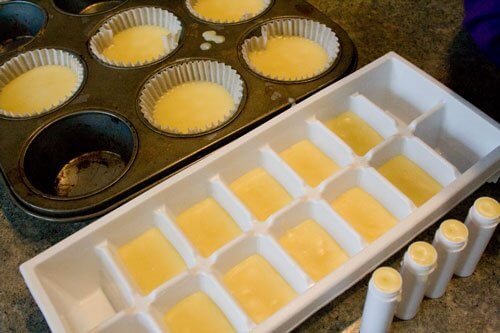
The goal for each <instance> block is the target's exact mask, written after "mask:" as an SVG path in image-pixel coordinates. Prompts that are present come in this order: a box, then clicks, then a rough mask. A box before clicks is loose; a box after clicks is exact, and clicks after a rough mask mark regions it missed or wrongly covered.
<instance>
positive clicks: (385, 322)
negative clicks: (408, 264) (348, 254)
mask: <svg viewBox="0 0 500 333" xmlns="http://www.w3.org/2000/svg"><path fill="white" fill-rule="evenodd" d="M401 289H402V279H401V275H400V274H399V272H398V271H397V270H395V269H394V268H391V267H380V268H378V269H377V270H375V272H373V275H372V277H371V279H370V282H369V283H368V292H367V294H366V300H365V306H364V308H363V316H362V318H361V326H360V333H385V332H389V328H390V327H391V323H392V318H393V317H394V311H395V310H396V306H397V304H398V302H399V301H400V299H401Z"/></svg>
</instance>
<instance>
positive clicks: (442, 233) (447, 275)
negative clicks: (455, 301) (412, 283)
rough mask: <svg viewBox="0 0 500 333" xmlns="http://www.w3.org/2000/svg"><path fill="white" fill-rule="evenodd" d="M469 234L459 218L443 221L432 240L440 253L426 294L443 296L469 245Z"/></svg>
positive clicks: (433, 296) (436, 296) (431, 296)
mask: <svg viewBox="0 0 500 333" xmlns="http://www.w3.org/2000/svg"><path fill="white" fill-rule="evenodd" d="M468 236H469V231H468V230H467V227H466V226H465V224H463V223H462V222H460V221H458V220H446V221H444V222H443V223H441V225H440V226H439V229H438V230H437V231H436V234H435V235H434V241H433V242H432V246H434V248H435V249H436V251H437V254H438V259H437V268H436V269H435V270H434V272H432V274H431V275H430V277H429V286H428V287H427V291H426V293H425V296H427V297H430V298H438V297H441V296H443V294H444V292H445V291H446V286H447V285H448V283H449V282H450V280H451V277H452V276H453V272H454V271H455V268H456V265H457V261H458V258H459V256H460V253H461V252H462V251H463V249H464V248H465V246H466V245H467V237H468Z"/></svg>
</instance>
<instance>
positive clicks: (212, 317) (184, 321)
mask: <svg viewBox="0 0 500 333" xmlns="http://www.w3.org/2000/svg"><path fill="white" fill-rule="evenodd" d="M163 322H164V323H165V326H167V327H168V329H169V332H172V333H188V332H192V333H214V332H217V333H226V332H228V333H229V332H235V330H234V328H233V327H232V326H231V324H230V323H229V321H228V320H227V318H226V316H225V315H224V313H223V312H222V311H221V309H219V307H218V306H217V305H216V304H215V303H214V302H213V301H212V300H211V299H210V297H208V296H207V295H206V294H205V293H203V292H201V291H199V292H196V293H194V294H192V295H190V296H188V297H186V298H184V299H183V300H181V301H180V302H179V303H177V304H176V305H174V306H173V307H172V308H171V309H170V310H169V311H168V312H167V313H166V314H165V316H164V317H163Z"/></svg>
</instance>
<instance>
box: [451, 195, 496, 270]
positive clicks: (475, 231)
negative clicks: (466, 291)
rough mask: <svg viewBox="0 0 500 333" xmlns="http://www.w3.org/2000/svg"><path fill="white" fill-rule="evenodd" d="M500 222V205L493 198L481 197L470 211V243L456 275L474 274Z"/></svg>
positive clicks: (468, 225) (458, 265) (468, 223)
mask: <svg viewBox="0 0 500 333" xmlns="http://www.w3.org/2000/svg"><path fill="white" fill-rule="evenodd" d="M499 220H500V204H499V203H498V202H497V201H496V200H495V199H493V198H488V197H481V198H479V199H477V200H476V201H475V202H474V205H472V207H471V208H470V210H469V214H468V215H467V219H466V220H465V225H466V226H467V228H468V229H469V241H468V243H467V246H466V247H465V249H464V250H463V251H462V253H461V254H460V257H459V259H458V264H457V267H456V269H455V274H456V275H458V276H461V277H466V276H469V275H471V274H472V273H474V270H475V269H476V266H477V263H478V262H479V259H481V256H482V255H483V252H484V250H485V249H486V246H487V245H488V242H489V241H490V239H491V236H493V233H494V232H495V229H496V227H497V225H498V222H499Z"/></svg>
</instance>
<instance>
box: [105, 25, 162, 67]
mask: <svg viewBox="0 0 500 333" xmlns="http://www.w3.org/2000/svg"><path fill="white" fill-rule="evenodd" d="M169 34H170V32H169V31H168V30H167V29H165V28H163V27H159V26H154V25H140V26H135V27H131V28H128V29H125V30H122V31H120V32H119V33H117V34H116V35H114V36H113V43H112V44H111V45H110V46H108V47H107V48H105V49H104V50H103V51H102V54H103V55H104V56H105V57H106V58H108V59H110V60H114V61H118V62H123V63H125V64H129V63H130V64H135V63H138V62H146V61H152V60H154V59H157V58H159V57H160V56H162V55H163V54H165V52H166V51H165V46H164V44H163V40H162V37H163V36H167V35H169Z"/></svg>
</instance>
